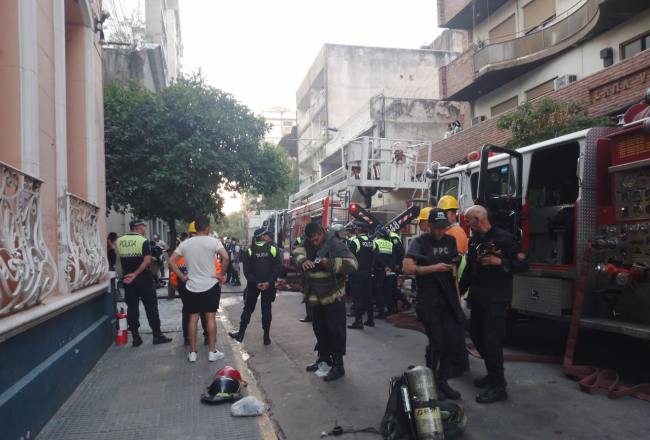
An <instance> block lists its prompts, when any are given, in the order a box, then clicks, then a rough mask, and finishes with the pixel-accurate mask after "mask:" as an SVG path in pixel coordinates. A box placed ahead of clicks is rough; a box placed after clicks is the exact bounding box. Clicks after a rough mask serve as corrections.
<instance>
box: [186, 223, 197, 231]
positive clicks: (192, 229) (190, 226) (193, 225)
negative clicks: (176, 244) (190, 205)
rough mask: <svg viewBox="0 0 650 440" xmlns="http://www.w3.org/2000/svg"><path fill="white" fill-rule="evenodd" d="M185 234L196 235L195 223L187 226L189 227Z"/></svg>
mask: <svg viewBox="0 0 650 440" xmlns="http://www.w3.org/2000/svg"><path fill="white" fill-rule="evenodd" d="M187 233H188V234H196V222H192V223H190V224H189V226H188V227H187Z"/></svg>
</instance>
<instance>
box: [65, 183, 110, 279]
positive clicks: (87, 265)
mask: <svg viewBox="0 0 650 440" xmlns="http://www.w3.org/2000/svg"><path fill="white" fill-rule="evenodd" d="M66 213H67V216H66V230H67V236H68V237H67V255H66V259H65V277H66V280H67V282H68V285H69V286H70V291H74V290H77V289H81V288H82V287H86V286H89V285H91V284H95V283H97V282H98V281H99V280H100V279H101V277H102V276H103V275H104V274H105V273H106V272H107V271H108V262H107V260H106V255H105V253H104V250H103V248H102V245H101V239H100V236H99V225H98V218H99V207H98V206H95V205H93V204H92V203H90V202H87V201H86V200H84V199H82V198H80V197H77V196H75V195H74V194H68V195H67V197H66Z"/></svg>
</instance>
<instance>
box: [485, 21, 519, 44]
mask: <svg viewBox="0 0 650 440" xmlns="http://www.w3.org/2000/svg"><path fill="white" fill-rule="evenodd" d="M516 32H517V26H516V21H515V15H514V14H512V15H511V16H510V17H508V18H506V19H505V20H504V21H502V22H501V23H500V24H498V25H496V26H494V27H493V28H492V29H491V30H490V32H489V37H490V44H492V43H500V42H502V41H506V40H511V39H513V38H514V37H515V33H516Z"/></svg>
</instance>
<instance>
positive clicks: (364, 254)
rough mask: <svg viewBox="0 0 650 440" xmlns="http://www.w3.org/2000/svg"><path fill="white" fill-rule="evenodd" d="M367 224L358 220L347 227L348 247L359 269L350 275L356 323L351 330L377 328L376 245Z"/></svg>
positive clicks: (349, 282)
mask: <svg viewBox="0 0 650 440" xmlns="http://www.w3.org/2000/svg"><path fill="white" fill-rule="evenodd" d="M366 228H367V224H366V223H364V222H361V221H359V220H356V221H354V222H351V223H348V224H347V225H345V229H346V230H347V231H348V232H349V233H350V234H351V236H350V237H349V238H348V241H347V243H348V247H349V248H350V250H351V251H352V253H353V254H354V256H355V258H356V259H357V262H358V263H359V269H357V270H356V271H355V272H352V273H350V274H349V275H348V285H349V289H350V292H349V293H350V294H351V295H352V300H353V301H354V314H355V317H354V322H353V323H352V324H350V325H348V328H350V329H363V325H364V324H365V325H367V326H368V327H374V326H375V315H374V310H373V304H372V269H373V266H374V264H375V252H374V247H375V245H374V243H373V241H372V240H371V239H370V238H369V237H368V235H367V234H366ZM364 312H365V313H367V314H368V319H367V320H366V322H365V323H364V322H363V314H364Z"/></svg>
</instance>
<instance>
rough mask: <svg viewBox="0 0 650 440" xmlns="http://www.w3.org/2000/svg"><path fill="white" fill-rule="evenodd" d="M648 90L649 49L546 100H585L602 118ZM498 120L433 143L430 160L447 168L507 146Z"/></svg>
mask: <svg viewBox="0 0 650 440" xmlns="http://www.w3.org/2000/svg"><path fill="white" fill-rule="evenodd" d="M649 87H650V50H646V51H643V52H641V53H639V54H637V55H636V56H634V57H632V58H630V59H627V60H623V61H621V62H620V63H618V64H615V65H613V66H610V67H608V68H606V69H604V70H601V71H600V72H598V73H595V74H593V75H590V76H587V77H585V78H583V79H580V80H579V81H576V82H574V83H573V84H571V85H569V86H567V87H564V88H562V89H560V90H556V91H554V92H551V93H548V94H546V95H544V96H543V97H544V98H551V99H554V100H558V101H569V100H577V101H583V102H586V103H587V104H588V112H589V114H590V115H592V116H603V115H607V114H610V113H612V112H616V111H618V110H620V109H621V108H624V107H626V106H629V105H631V104H633V103H635V102H638V101H640V100H641V99H643V96H644V93H645V90H646V89H647V88H649ZM497 119H498V118H492V119H488V120H486V121H485V122H482V123H480V124H477V125H475V126H473V127H468V128H466V129H465V130H463V131H461V132H460V133H458V134H456V135H454V136H452V137H451V138H449V139H444V140H441V141H439V142H437V143H435V144H433V147H432V148H433V151H432V155H431V157H432V158H433V160H437V161H439V162H440V163H441V164H446V165H448V164H452V163H454V162H458V161H459V160H462V159H463V158H465V156H466V155H467V153H469V152H470V151H474V150H477V149H479V148H480V147H481V146H482V145H483V144H486V143H491V144H497V145H499V144H505V143H506V142H507V141H508V139H509V138H510V131H509V130H499V129H497V127H496V123H497ZM421 159H423V158H421Z"/></svg>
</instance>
